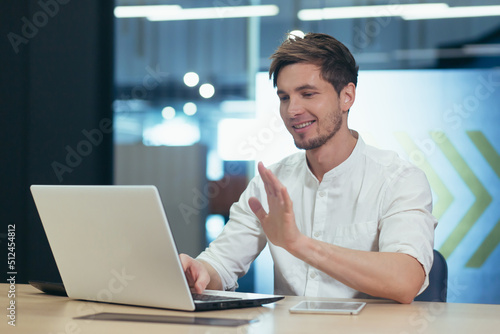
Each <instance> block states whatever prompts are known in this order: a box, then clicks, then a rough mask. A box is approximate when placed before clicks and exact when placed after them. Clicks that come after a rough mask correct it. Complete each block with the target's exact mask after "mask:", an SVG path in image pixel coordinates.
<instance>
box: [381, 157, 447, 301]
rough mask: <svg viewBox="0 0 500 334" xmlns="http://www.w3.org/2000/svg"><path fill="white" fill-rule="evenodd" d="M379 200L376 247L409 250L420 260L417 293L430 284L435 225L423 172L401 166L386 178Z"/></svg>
mask: <svg viewBox="0 0 500 334" xmlns="http://www.w3.org/2000/svg"><path fill="white" fill-rule="evenodd" d="M382 203H383V204H382V205H383V208H382V212H383V215H382V217H381V219H380V225H379V226H380V238H379V250H380V251H381V252H396V253H404V254H408V255H410V256H412V257H414V258H415V259H416V260H417V261H418V262H420V264H421V265H422V267H423V268H424V271H425V282H424V284H423V285H422V287H421V289H420V291H419V294H420V293H422V292H423V291H424V290H425V289H426V288H427V286H428V285H429V271H430V269H431V267H432V263H433V248H434V230H435V228H436V225H437V220H436V218H434V216H433V215H432V214H431V212H432V193H431V190H430V186H429V183H428V181H427V178H426V176H425V174H424V173H423V172H422V171H421V170H420V169H418V168H416V167H406V168H404V169H403V170H402V171H400V172H399V173H397V175H396V176H395V177H394V178H392V180H390V181H389V182H388V185H387V188H386V191H385V196H384V200H383V202H382Z"/></svg>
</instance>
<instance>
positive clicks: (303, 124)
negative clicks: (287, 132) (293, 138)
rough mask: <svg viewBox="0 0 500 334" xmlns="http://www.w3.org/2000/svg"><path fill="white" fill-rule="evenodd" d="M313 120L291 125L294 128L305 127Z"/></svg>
mask: <svg viewBox="0 0 500 334" xmlns="http://www.w3.org/2000/svg"><path fill="white" fill-rule="evenodd" d="M312 123H313V122H312V121H310V122H306V123H302V124H298V125H294V126H293V127H294V128H296V129H302V128H305V127H306V126H308V125H311V124H312Z"/></svg>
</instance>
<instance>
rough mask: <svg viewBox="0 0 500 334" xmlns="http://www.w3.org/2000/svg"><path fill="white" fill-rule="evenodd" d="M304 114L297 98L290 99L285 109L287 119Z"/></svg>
mask: <svg viewBox="0 0 500 334" xmlns="http://www.w3.org/2000/svg"><path fill="white" fill-rule="evenodd" d="M303 112H304V106H303V104H302V103H301V101H300V99H298V98H290V101H289V103H288V107H287V114H288V116H289V117H295V116H297V115H300V114H302V113H303Z"/></svg>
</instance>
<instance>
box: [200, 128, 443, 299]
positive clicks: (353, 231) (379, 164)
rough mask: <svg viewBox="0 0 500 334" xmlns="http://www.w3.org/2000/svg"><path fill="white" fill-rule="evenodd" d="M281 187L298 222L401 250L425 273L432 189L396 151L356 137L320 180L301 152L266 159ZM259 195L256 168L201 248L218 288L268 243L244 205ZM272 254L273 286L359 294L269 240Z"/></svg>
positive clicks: (320, 232)
mask: <svg viewBox="0 0 500 334" xmlns="http://www.w3.org/2000/svg"><path fill="white" fill-rule="evenodd" d="M269 168H270V169H271V171H272V172H273V173H274V174H275V175H276V176H277V178H278V179H279V180H280V181H281V183H282V184H283V185H284V186H285V187H286V188H287V190H288V193H289V195H290V198H291V200H292V201H293V209H294V213H295V220H296V223H297V226H298V228H299V230H300V231H301V232H302V233H303V234H305V235H307V236H309V237H311V238H314V239H317V240H321V241H324V242H327V243H331V244H334V245H338V246H341V247H346V248H350V249H357V250H363V251H375V252H398V253H405V254H408V255H411V256H413V257H414V258H416V259H417V260H418V261H419V262H420V263H421V264H422V266H423V268H424V270H425V273H426V279H425V283H424V285H423V286H422V289H421V291H423V290H424V289H425V288H426V287H427V285H428V273H429V271H430V268H431V266H432V261H433V246H434V229H435V227H436V225H437V221H436V219H435V218H434V217H433V216H432V214H431V210H432V197H431V191H430V187H429V183H428V181H427V178H426V177H425V174H424V173H423V172H422V171H421V170H420V169H418V168H416V167H415V166H413V165H411V164H409V163H408V162H405V161H403V160H402V159H400V158H399V157H398V156H397V155H396V154H395V153H394V152H391V151H383V150H379V149H376V148H374V147H371V146H368V145H366V144H365V143H364V142H363V140H362V139H361V137H359V138H358V141H357V144H356V146H355V148H354V150H353V152H352V153H351V155H350V156H349V158H348V159H347V160H345V161H344V162H343V163H342V164H340V165H339V166H337V167H335V168H334V169H332V170H331V171H329V172H328V173H326V174H325V175H324V176H323V180H322V181H321V182H319V181H318V179H317V178H316V177H315V176H314V175H313V174H312V172H311V171H310V169H309V167H308V166H307V161H306V156H305V152H299V153H296V154H294V155H291V156H289V157H287V158H285V159H283V160H282V161H280V162H279V163H276V164H274V165H271V166H270V167H269ZM252 196H255V197H257V198H258V199H259V200H260V201H261V203H262V205H263V207H264V209H266V211H268V205H267V198H266V192H265V190H264V185H263V182H262V180H261V178H260V176H258V175H257V176H256V177H255V178H253V179H252V180H251V181H250V183H249V185H248V187H247V189H246V190H245V191H244V192H243V194H242V195H241V197H240V199H239V201H238V202H236V203H235V204H233V206H232V207H231V211H230V219H229V222H228V223H227V224H226V226H225V228H224V230H223V232H222V233H221V235H220V236H219V237H218V238H217V239H216V240H215V241H213V242H212V243H211V244H210V246H209V247H208V248H207V249H206V250H205V251H204V252H203V253H201V254H200V255H199V257H198V259H201V260H204V261H206V262H208V263H210V264H211V265H212V266H213V267H214V269H215V270H216V271H217V272H218V273H219V275H220V277H221V280H222V284H223V287H224V289H226V290H232V289H235V288H236V287H237V279H238V277H241V276H243V275H244V274H245V273H246V272H247V271H248V268H249V266H250V264H251V263H252V261H253V260H254V259H255V258H256V257H257V256H258V255H259V253H260V252H261V251H262V249H263V248H264V247H265V246H266V244H267V243H268V240H267V238H266V235H265V233H264V231H263V229H262V227H261V225H260V222H259V220H258V219H257V217H256V216H255V215H254V214H253V212H252V210H251V209H250V207H249V205H248V199H249V198H250V197H252ZM269 248H270V251H271V255H272V257H273V261H274V290H275V293H276V294H283V295H299V296H302V295H305V296H318V297H319V296H321V297H341V298H355V297H367V296H366V295H364V294H361V293H359V292H358V291H356V290H354V289H352V288H350V287H348V286H346V285H344V284H343V283H340V282H339V281H337V280H335V279H333V278H332V277H330V276H328V275H327V274H325V273H323V272H321V271H320V270H318V269H316V268H314V267H312V266H310V265H308V264H307V263H305V262H303V261H301V260H299V259H297V258H296V257H294V256H292V255H291V254H290V253H288V252H287V251H286V250H285V249H283V248H281V247H277V246H274V245H273V244H272V243H270V242H269Z"/></svg>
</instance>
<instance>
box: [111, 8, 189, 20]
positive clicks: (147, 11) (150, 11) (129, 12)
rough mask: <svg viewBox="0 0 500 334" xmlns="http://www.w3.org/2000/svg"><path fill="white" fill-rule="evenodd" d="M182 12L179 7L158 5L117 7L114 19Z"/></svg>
mask: <svg viewBox="0 0 500 334" xmlns="http://www.w3.org/2000/svg"><path fill="white" fill-rule="evenodd" d="M179 10H182V7H181V6H179V5H158V6H117V7H115V17H117V18H130V17H147V16H150V15H155V14H156V13H163V12H173V11H179Z"/></svg>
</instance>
